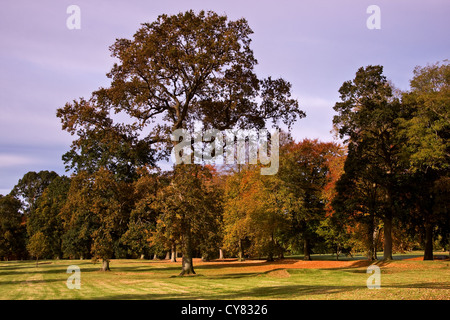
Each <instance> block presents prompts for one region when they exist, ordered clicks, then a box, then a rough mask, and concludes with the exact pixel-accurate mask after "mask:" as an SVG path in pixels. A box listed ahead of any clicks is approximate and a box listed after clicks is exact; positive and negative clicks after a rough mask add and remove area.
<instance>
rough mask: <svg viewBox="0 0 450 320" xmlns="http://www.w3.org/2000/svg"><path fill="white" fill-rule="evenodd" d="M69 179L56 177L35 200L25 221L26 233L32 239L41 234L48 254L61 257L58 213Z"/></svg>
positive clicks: (60, 232) (65, 194) (61, 229)
mask: <svg viewBox="0 0 450 320" xmlns="http://www.w3.org/2000/svg"><path fill="white" fill-rule="evenodd" d="M69 186H70V179H69V178H68V177H66V176H61V177H56V178H55V179H53V181H52V182H51V183H50V184H49V185H48V186H47V188H46V189H45V190H44V192H43V193H42V195H41V196H40V197H39V198H38V199H37V201H36V206H35V210H33V211H31V212H30V214H29V215H28V219H27V233H28V236H29V237H32V236H33V235H34V234H35V233H37V232H42V233H43V234H44V235H45V237H46V239H47V241H48V245H49V248H48V251H47V252H48V254H50V255H51V256H52V257H62V247H61V245H62V243H61V241H62V236H63V232H64V231H63V223H62V220H61V216H60V212H61V210H62V207H63V206H64V203H65V201H66V198H67V193H68V191H69Z"/></svg>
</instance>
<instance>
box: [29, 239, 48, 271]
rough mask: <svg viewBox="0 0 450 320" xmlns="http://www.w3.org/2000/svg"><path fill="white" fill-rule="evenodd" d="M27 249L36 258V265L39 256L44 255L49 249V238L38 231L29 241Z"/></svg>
mask: <svg viewBox="0 0 450 320" xmlns="http://www.w3.org/2000/svg"><path fill="white" fill-rule="evenodd" d="M27 250H28V252H29V253H30V255H31V256H33V257H35V258H36V266H37V265H38V260H39V257H42V256H44V255H45V254H46V253H47V250H48V242H47V238H46V237H45V235H44V234H43V233H42V232H40V231H39V232H36V233H35V234H34V235H33V236H32V237H31V238H30V240H29V241H28V244H27Z"/></svg>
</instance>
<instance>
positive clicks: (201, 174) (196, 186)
mask: <svg viewBox="0 0 450 320" xmlns="http://www.w3.org/2000/svg"><path fill="white" fill-rule="evenodd" d="M155 209H156V210H158V211H160V212H161V215H160V218H159V219H158V225H160V226H161V225H163V226H164V227H165V228H167V229H169V230H171V232H172V234H171V236H172V237H174V238H173V239H174V240H177V242H179V243H180V246H181V248H182V252H183V258H182V271H181V273H180V275H188V274H195V271H194V265H193V262H192V258H193V254H194V250H195V249H197V248H199V247H200V246H201V245H202V244H205V241H209V240H210V233H211V232H215V231H217V230H218V228H219V225H218V218H217V217H218V215H219V214H220V212H221V206H220V198H219V197H218V194H217V191H216V190H215V188H214V187H213V185H212V184H211V173H210V170H209V168H208V167H204V166H200V165H185V164H183V165H179V166H175V168H174V170H173V175H172V178H171V180H170V184H169V185H168V186H167V187H165V188H163V189H161V190H160V191H159V192H158V197H157V201H155ZM165 228H158V226H157V231H160V232H161V230H163V232H164V230H165ZM175 232H176V233H175ZM216 250H217V251H218V250H219V247H218V246H217V248H216Z"/></svg>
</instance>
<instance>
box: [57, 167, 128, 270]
mask: <svg viewBox="0 0 450 320" xmlns="http://www.w3.org/2000/svg"><path fill="white" fill-rule="evenodd" d="M130 194H131V191H130V185H129V184H128V183H126V182H124V181H117V180H116V179H115V177H114V174H113V173H112V172H110V171H109V170H107V169H105V168H100V170H98V171H97V172H95V173H94V174H89V173H88V172H85V171H81V172H79V173H78V174H77V175H75V176H73V177H72V183H71V186H70V190H69V196H68V198H67V201H66V203H65V205H64V207H63V209H62V216H63V219H64V223H65V225H66V230H67V231H66V232H67V234H68V235H70V237H69V238H66V240H69V241H70V240H76V241H77V242H78V243H83V242H88V244H89V246H90V253H91V254H92V256H93V258H94V260H96V259H101V260H102V269H101V270H102V271H109V270H110V268H109V261H110V259H111V258H112V257H113V256H114V254H115V252H116V250H117V248H118V245H119V239H120V237H121V236H122V234H123V233H124V232H125V230H126V226H127V222H128V219H129V212H130V211H131V209H130V208H131V205H130V198H131V195H130ZM75 230H78V232H76V231H75ZM73 236H75V239H73V238H72V237H73ZM67 248H68V249H74V248H73V247H72V246H68V247H67ZM70 253H72V252H70Z"/></svg>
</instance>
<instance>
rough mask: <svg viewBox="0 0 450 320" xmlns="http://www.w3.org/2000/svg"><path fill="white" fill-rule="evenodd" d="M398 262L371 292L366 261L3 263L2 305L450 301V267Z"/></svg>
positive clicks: (384, 267) (403, 258)
mask: <svg viewBox="0 0 450 320" xmlns="http://www.w3.org/2000/svg"><path fill="white" fill-rule="evenodd" d="M418 256H420V253H415V254H413V255H396V256H395V257H394V259H395V260H394V261H392V262H389V263H384V262H381V261H378V262H376V264H377V265H378V266H379V267H380V268H381V289H368V288H367V286H366V280H367V279H368V277H369V276H370V274H367V273H366V270H367V266H368V265H369V262H367V261H365V260H357V258H358V257H353V258H348V259H342V260H347V261H338V262H337V261H335V260H331V259H330V258H331V257H330V256H313V259H314V261H299V260H296V259H295V257H290V258H288V259H286V260H282V261H276V262H273V263H267V262H265V261H263V260H248V261H245V262H242V263H240V262H237V261H235V260H227V261H212V262H207V263H202V262H200V261H198V260H196V261H194V267H195V271H196V273H197V275H194V276H185V277H178V276H177V275H178V274H179V272H180V266H181V262H176V263H170V262H167V261H152V260H112V261H111V264H110V266H111V271H110V272H101V271H99V268H100V264H99V263H97V264H93V263H92V262H91V261H89V260H45V261H40V262H39V265H38V266H37V267H36V266H35V262H34V261H9V262H0V299H2V300H5V299H8V300H14V299H19V300H25V299H44V300H47V299H106V300H109V299H220V300H222V299H227V300H229V299H244V300H247V299H257V300H263V299H333V300H336V299H396V300H400V299H408V300H410V299H433V300H441V299H446V300H449V299H450V261H449V260H435V261H420V260H411V259H410V258H414V257H418ZM69 265H77V266H79V268H80V270H81V288H80V289H68V287H67V285H66V281H67V279H68V277H69V276H70V274H68V273H66V270H67V267H68V266H69Z"/></svg>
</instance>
